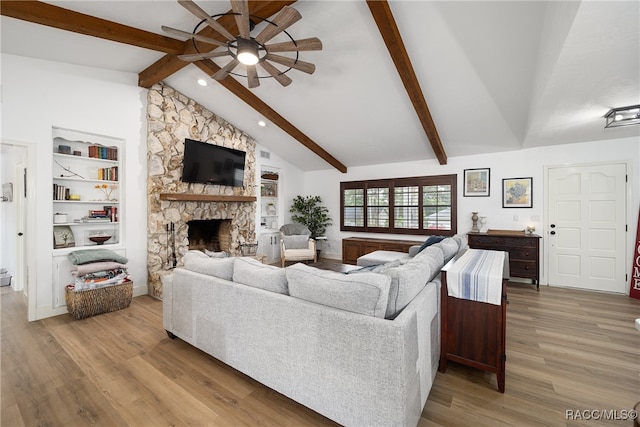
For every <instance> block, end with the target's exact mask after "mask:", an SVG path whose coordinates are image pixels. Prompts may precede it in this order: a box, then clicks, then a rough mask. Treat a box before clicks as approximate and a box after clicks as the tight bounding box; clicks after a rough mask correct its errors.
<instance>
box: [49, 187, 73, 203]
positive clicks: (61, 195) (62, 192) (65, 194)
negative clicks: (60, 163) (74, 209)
mask: <svg viewBox="0 0 640 427" xmlns="http://www.w3.org/2000/svg"><path fill="white" fill-rule="evenodd" d="M69 195H70V190H69V189H68V188H67V187H65V186H64V185H60V184H53V200H69Z"/></svg>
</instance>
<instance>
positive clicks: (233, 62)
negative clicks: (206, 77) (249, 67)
mask: <svg viewBox="0 0 640 427" xmlns="http://www.w3.org/2000/svg"><path fill="white" fill-rule="evenodd" d="M239 63H240V61H238V60H237V59H235V58H233V59H232V60H231V61H229V63H228V64H227V65H225V66H224V67H222V68H221V69H219V70H218V71H217V72H216V73H214V74H213V75H212V76H211V77H212V78H213V79H215V80H222V79H224V78H225V77H227V76H228V75H229V73H230V72H231V70H233V69H234V68H236V67H237V66H238V64H239Z"/></svg>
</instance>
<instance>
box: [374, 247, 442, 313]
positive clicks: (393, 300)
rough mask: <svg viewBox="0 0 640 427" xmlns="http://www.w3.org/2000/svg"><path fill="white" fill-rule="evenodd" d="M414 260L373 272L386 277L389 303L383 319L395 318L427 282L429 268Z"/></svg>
mask: <svg viewBox="0 0 640 427" xmlns="http://www.w3.org/2000/svg"><path fill="white" fill-rule="evenodd" d="M414 259H415V258H412V259H411V260H409V261H407V262H406V263H404V264H400V265H397V264H396V263H389V264H388V265H385V266H381V267H380V268H378V269H376V270H375V271H376V272H378V273H380V274H384V275H386V276H388V277H389V278H390V279H391V281H390V282H389V301H388V302H387V309H386V310H385V318H387V319H393V318H395V317H396V316H397V315H398V314H399V313H400V312H401V311H402V309H403V308H405V307H406V306H407V305H408V304H409V303H410V302H411V300H413V298H415V296H416V295H418V293H419V292H420V291H421V290H422V288H424V286H425V285H426V284H427V282H429V279H430V276H431V266H430V265H429V264H427V263H426V262H415V261H414Z"/></svg>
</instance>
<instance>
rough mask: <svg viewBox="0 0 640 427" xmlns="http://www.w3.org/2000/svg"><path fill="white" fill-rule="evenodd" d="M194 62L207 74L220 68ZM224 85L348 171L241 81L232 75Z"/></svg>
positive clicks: (210, 63) (208, 62)
mask: <svg viewBox="0 0 640 427" xmlns="http://www.w3.org/2000/svg"><path fill="white" fill-rule="evenodd" d="M194 64H195V65H196V66H197V67H198V68H200V69H201V70H202V71H204V72H205V73H207V75H212V74H214V73H216V72H217V71H218V70H220V67H218V66H217V65H216V64H214V63H213V62H211V61H197V62H194ZM218 83H220V84H221V85H222V86H224V87H225V88H227V89H228V90H229V91H231V93H233V94H234V95H235V96H237V97H238V98H240V99H241V100H243V101H244V102H246V103H247V104H248V105H249V106H250V107H251V108H253V109H254V110H256V111H257V112H259V113H260V114H262V115H263V116H264V117H265V118H267V119H269V120H270V121H271V122H272V123H273V124H275V125H276V126H278V127H279V128H280V129H282V130H283V131H285V132H286V133H288V134H289V135H291V136H292V137H293V138H295V139H296V140H298V142H300V143H301V144H302V145H304V146H305V147H307V148H308V149H309V150H311V151H312V152H313V153H315V154H316V155H318V156H319V157H320V158H322V159H323V160H324V161H326V162H327V163H329V164H330V165H331V166H333V167H334V168H336V169H338V170H339V171H340V172H342V173H346V172H347V167H346V166H345V165H343V164H342V163H340V161H339V160H338V159H336V158H335V157H333V156H332V155H331V154H329V153H328V152H327V151H326V150H325V149H324V148H322V147H321V146H319V145H318V144H316V143H315V142H314V141H313V140H312V139H311V138H309V137H308V136H307V135H305V134H304V133H303V132H302V131H301V130H300V129H298V128H297V127H295V126H294V125H293V124H291V123H290V122H289V121H287V119H285V118H284V117H282V116H281V115H280V114H278V113H277V112H276V111H275V110H274V109H273V108H271V107H269V106H268V105H267V104H266V103H265V102H264V101H262V100H261V99H260V98H258V97H257V96H255V95H254V94H253V92H251V91H250V90H249V89H247V88H246V87H244V86H243V85H242V84H241V83H240V82H238V81H237V80H236V79H234V78H232V77H231V76H229V77H227V78H225V79H223V80H220V81H219V82H218Z"/></svg>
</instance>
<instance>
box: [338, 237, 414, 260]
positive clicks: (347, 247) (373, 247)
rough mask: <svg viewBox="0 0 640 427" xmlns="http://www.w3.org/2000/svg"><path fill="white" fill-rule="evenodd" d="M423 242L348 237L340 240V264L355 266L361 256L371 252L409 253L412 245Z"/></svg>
mask: <svg viewBox="0 0 640 427" xmlns="http://www.w3.org/2000/svg"><path fill="white" fill-rule="evenodd" d="M423 242H424V241H422V242H419V241H414V240H392V239H375V238H369V237H348V238H346V239H342V263H343V264H356V263H357V261H358V258H359V257H361V256H362V255H366V254H370V253H371V252H373V251H396V252H409V248H410V247H411V246H414V245H421V244H422V243H423Z"/></svg>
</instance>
